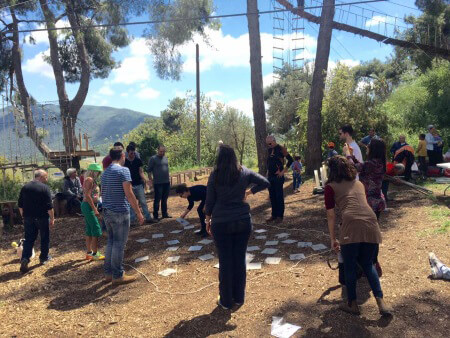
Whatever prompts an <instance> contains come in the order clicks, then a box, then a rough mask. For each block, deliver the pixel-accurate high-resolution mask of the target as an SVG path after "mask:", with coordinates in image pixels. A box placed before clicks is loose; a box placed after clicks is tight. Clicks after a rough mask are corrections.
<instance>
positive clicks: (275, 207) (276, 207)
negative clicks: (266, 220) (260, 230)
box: [268, 176, 284, 218]
mask: <svg viewBox="0 0 450 338" xmlns="http://www.w3.org/2000/svg"><path fill="white" fill-rule="evenodd" d="M268 179H269V182H270V187H269V197H270V204H271V206H272V218H283V216H284V191H283V184H284V176H283V177H278V176H269V178H268Z"/></svg>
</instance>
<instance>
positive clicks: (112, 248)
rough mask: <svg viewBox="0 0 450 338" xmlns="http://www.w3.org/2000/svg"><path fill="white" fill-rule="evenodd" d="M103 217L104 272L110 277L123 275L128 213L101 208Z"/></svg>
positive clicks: (128, 229)
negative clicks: (106, 234)
mask: <svg viewBox="0 0 450 338" xmlns="http://www.w3.org/2000/svg"><path fill="white" fill-rule="evenodd" d="M103 217H104V219H105V223H106V231H107V232H108V243H107V245H106V252H105V264H104V269H105V274H106V275H109V276H112V278H114V279H117V278H121V277H122V275H123V266H122V263H123V252H124V250H125V244H126V243H127V240H128V232H129V231H130V213H129V212H114V211H111V210H103Z"/></svg>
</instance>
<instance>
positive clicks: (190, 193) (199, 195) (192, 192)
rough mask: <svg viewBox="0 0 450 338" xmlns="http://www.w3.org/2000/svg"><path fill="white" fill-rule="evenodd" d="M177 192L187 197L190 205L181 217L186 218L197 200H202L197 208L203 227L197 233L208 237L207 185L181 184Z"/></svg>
mask: <svg viewBox="0 0 450 338" xmlns="http://www.w3.org/2000/svg"><path fill="white" fill-rule="evenodd" d="M176 193H177V194H178V195H180V197H181V198H187V200H188V202H189V205H188V207H187V209H186V210H185V211H184V212H183V213H182V214H181V216H180V217H181V218H183V219H184V218H185V217H186V216H187V214H189V212H190V211H191V210H192V208H193V207H194V202H195V201H200V204H199V206H198V208H197V212H198V217H199V218H200V223H201V225H202V228H201V230H200V232H198V233H197V234H198V235H200V236H202V237H206V236H208V233H207V232H206V222H205V217H206V216H205V211H204V208H205V201H206V185H195V186H193V187H189V188H188V187H187V186H186V184H181V185H179V186H178V187H177V189H176Z"/></svg>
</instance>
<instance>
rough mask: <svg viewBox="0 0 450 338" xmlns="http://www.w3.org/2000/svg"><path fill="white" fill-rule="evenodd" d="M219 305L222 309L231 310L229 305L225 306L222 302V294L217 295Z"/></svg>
mask: <svg viewBox="0 0 450 338" xmlns="http://www.w3.org/2000/svg"><path fill="white" fill-rule="evenodd" d="M217 305H218V306H220V307H221V308H222V309H224V310H229V309H230V308H229V307H226V306H223V305H222V303H221V302H220V296H217Z"/></svg>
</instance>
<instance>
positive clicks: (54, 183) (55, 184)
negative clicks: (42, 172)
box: [47, 178, 64, 193]
mask: <svg viewBox="0 0 450 338" xmlns="http://www.w3.org/2000/svg"><path fill="white" fill-rule="evenodd" d="M47 185H48V186H49V187H50V190H51V191H52V192H54V193H56V192H62V191H63V188H64V181H63V179H62V178H60V179H56V178H49V180H48V181H47Z"/></svg>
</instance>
